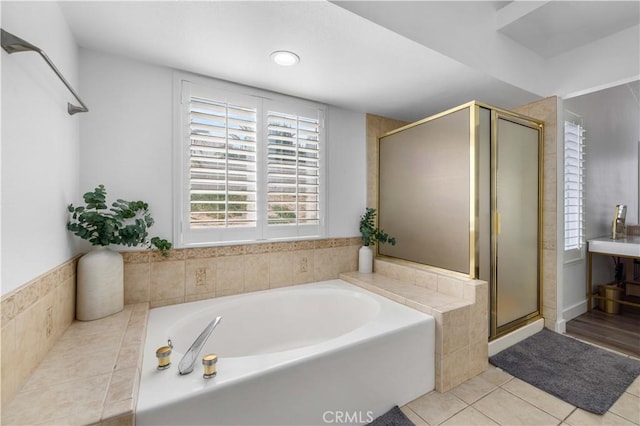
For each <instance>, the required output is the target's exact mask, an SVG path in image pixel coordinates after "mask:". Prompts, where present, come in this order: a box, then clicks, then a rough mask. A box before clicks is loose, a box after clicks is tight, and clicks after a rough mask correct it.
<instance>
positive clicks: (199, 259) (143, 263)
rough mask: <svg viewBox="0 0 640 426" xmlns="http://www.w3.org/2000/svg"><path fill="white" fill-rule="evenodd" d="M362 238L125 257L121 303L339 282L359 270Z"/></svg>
mask: <svg viewBox="0 0 640 426" xmlns="http://www.w3.org/2000/svg"><path fill="white" fill-rule="evenodd" d="M361 245H362V240H361V239H360V237H353V238H332V239H323V240H304V241H293V242H277V243H260V244H246V245H234V246H220V247H205V248H189V249H181V250H171V252H170V254H169V257H163V256H162V255H161V254H160V253H159V252H154V251H151V252H150V251H136V252H124V253H123V255H124V298H125V303H141V302H149V304H150V306H151V307H152V308H154V307H158V306H165V305H173V304H176V303H183V302H193V301H196V300H202V299H209V298H212V297H218V296H228V295H232V294H239V293H246V292H250V291H257V290H266V289H268V288H277V287H283V286H288V285H294V284H305V283H310V282H315V281H324V280H328V279H333V278H337V277H338V274H340V273H341V272H348V271H353V270H355V269H357V264H358V249H359V248H360V246H361Z"/></svg>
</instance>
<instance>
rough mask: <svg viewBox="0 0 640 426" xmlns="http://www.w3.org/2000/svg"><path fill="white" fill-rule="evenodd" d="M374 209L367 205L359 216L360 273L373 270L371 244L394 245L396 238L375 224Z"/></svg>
mask: <svg viewBox="0 0 640 426" xmlns="http://www.w3.org/2000/svg"><path fill="white" fill-rule="evenodd" d="M375 219H376V209H374V208H372V207H367V208H366V210H365V213H364V214H363V215H362V216H360V234H361V235H362V247H361V248H360V251H359V256H358V271H359V272H362V273H371V272H373V250H372V249H371V247H372V246H374V245H375V244H376V242H379V243H380V244H384V243H389V244H391V245H392V246H395V245H396V239H395V238H394V237H391V236H389V234H387V233H386V232H384V230H382V229H379V228H377V227H376V225H375Z"/></svg>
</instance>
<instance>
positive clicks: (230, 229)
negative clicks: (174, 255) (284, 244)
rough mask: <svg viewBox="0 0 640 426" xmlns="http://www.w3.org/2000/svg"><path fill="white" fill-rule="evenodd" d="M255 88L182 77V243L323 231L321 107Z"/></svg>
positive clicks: (178, 232) (321, 233) (179, 158)
mask: <svg viewBox="0 0 640 426" xmlns="http://www.w3.org/2000/svg"><path fill="white" fill-rule="evenodd" d="M229 87H230V89H231V90H229V89H228V88H229ZM235 89H238V91H237V92H236V90H235ZM253 91H254V89H250V88H243V87H239V86H236V85H231V84H223V85H222V84H221V85H215V84H214V85H211V86H209V85H207V84H196V83H193V82H189V81H186V80H181V89H180V97H181V107H180V108H181V109H180V111H181V114H180V117H181V125H180V129H181V130H180V132H181V137H180V140H181V145H180V148H179V153H177V157H176V158H177V159H176V164H177V167H176V171H177V173H178V175H179V176H180V177H179V178H178V180H177V181H176V183H177V185H178V188H179V189H178V191H177V195H176V197H178V198H179V199H180V203H179V205H180V207H177V209H179V214H177V215H176V217H180V219H179V223H177V224H176V238H175V240H176V241H178V242H179V246H183V247H185V246H191V245H208V244H215V243H221V242H233V241H256V240H269V239H282V238H299V237H321V236H324V232H325V231H324V217H323V216H324V211H325V209H326V207H325V206H324V192H323V191H324V181H325V177H324V172H323V170H324V168H323V167H324V165H323V156H324V155H325V151H324V149H325V148H324V107H323V106H322V105H318V104H315V103H312V102H307V101H302V100H299V99H293V98H288V97H284V96H277V98H279V99H278V100H274V99H267V98H265V97H263V96H264V95H263V93H264V92H260V91H257V92H256V93H253ZM269 95H270V96H271V95H272V94H269ZM280 98H281V99H284V100H281V99H280ZM177 213H178V212H177Z"/></svg>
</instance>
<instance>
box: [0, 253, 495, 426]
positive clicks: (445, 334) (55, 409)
mask: <svg viewBox="0 0 640 426" xmlns="http://www.w3.org/2000/svg"><path fill="white" fill-rule="evenodd" d="M376 270H377V271H378V272H377V273H374V274H359V273H357V272H350V273H345V274H341V278H342V279H344V280H345V281H349V282H351V283H354V284H356V285H359V286H361V287H363V288H365V289H368V290H370V291H373V292H375V293H378V294H381V295H383V296H385V297H388V298H390V299H392V300H395V301H397V302H399V303H403V304H405V305H407V306H410V307H412V308H414V309H418V310H420V311H423V312H426V313H429V314H430V315H433V316H434V318H435V319H436V390H438V391H439V392H446V391H447V390H449V389H451V388H453V387H455V386H457V385H458V384H460V383H462V382H464V381H466V380H467V379H469V378H471V377H473V376H475V375H477V374H479V373H481V372H482V371H484V370H486V368H487V339H486V323H487V320H486V315H487V310H486V300H487V299H486V298H487V284H486V283H485V282H482V281H476V280H465V279H459V278H455V277H451V276H447V275H443V274H438V273H433V272H430V271H423V270H419V269H412V268H410V267H406V266H403V265H395V264H393V263H390V262H384V261H378V260H376ZM148 310H149V304H148V303H137V304H129V305H125V309H124V310H123V311H122V312H120V313H118V314H115V315H112V316H109V317H107V318H103V319H99V320H96V321H91V322H78V321H76V322H74V323H73V324H72V325H71V326H70V327H69V328H68V330H67V331H66V332H65V334H64V335H63V336H62V337H61V338H60V339H59V340H58V342H56V344H55V345H54V347H53V349H52V350H51V352H50V354H49V355H48V356H47V358H46V359H45V360H44V361H43V362H42V363H41V364H40V366H39V367H38V368H37V369H36V371H35V372H34V373H33V374H32V375H31V377H30V378H29V379H28V380H27V382H26V384H25V385H24V386H23V387H22V389H21V390H20V392H19V393H18V394H17V395H16V397H15V398H14V399H13V400H12V401H11V403H9V404H8V405H7V406H6V407H3V410H2V411H3V412H2V423H3V424H29V425H37V424H52V423H55V424H83V425H84V424H100V425H105V426H106V425H132V424H135V407H136V401H137V392H138V384H139V380H140V368H141V364H142V350H143V345H144V338H145V334H146V324H147V317H148ZM34 401H37V403H36V402H34Z"/></svg>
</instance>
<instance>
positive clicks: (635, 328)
mask: <svg viewBox="0 0 640 426" xmlns="http://www.w3.org/2000/svg"><path fill="white" fill-rule="evenodd" d="M567 334H568V335H570V336H574V337H577V338H579V339H582V340H586V341H589V342H593V343H596V344H598V345H600V346H605V347H608V348H611V349H615V350H617V351H619V352H623V353H626V354H629V355H634V356H636V357H639V358H640V309H639V308H634V307H630V306H622V310H621V312H620V314H618V315H614V314H607V313H605V312H603V311H600V310H598V309H593V310H591V312H587V313H586V314H583V315H580V316H579V317H577V318H574V319H572V320H571V321H569V322H568V323H567Z"/></svg>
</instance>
